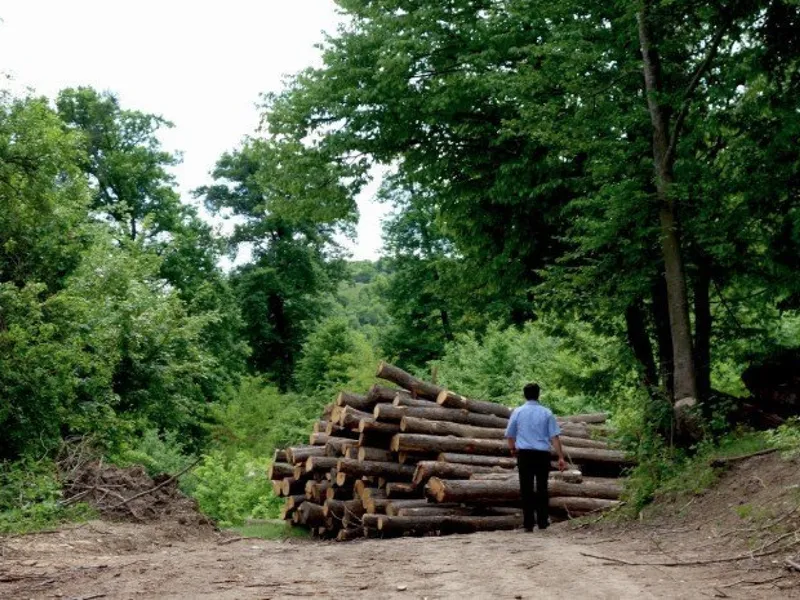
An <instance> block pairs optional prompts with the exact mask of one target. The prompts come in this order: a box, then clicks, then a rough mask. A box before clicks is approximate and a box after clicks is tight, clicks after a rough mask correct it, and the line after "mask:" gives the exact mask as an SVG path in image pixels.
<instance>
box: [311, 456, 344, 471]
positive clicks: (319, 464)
mask: <svg viewBox="0 0 800 600" xmlns="http://www.w3.org/2000/svg"><path fill="white" fill-rule="evenodd" d="M339 460H340V459H339V458H337V457H335V456H309V457H308V458H307V459H306V463H305V473H321V472H324V471H329V470H330V469H333V468H335V467H336V465H337V464H338V461H339Z"/></svg>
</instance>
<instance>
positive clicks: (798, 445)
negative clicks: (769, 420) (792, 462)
mask: <svg viewBox="0 0 800 600" xmlns="http://www.w3.org/2000/svg"><path fill="white" fill-rule="evenodd" d="M764 433H765V435H766V436H767V443H768V444H769V445H770V446H771V447H773V448H778V449H780V450H782V451H783V452H784V453H785V454H786V455H787V456H797V455H798V454H800V417H794V418H792V419H789V420H788V421H786V423H784V424H782V425H779V426H778V427H777V428H775V429H772V430H769V431H766V432H764Z"/></svg>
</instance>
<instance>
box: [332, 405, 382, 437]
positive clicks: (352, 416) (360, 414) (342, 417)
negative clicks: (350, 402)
mask: <svg viewBox="0 0 800 600" xmlns="http://www.w3.org/2000/svg"><path fill="white" fill-rule="evenodd" d="M337 408H338V409H339V411H338V413H337V411H334V413H333V416H334V417H337V416H338V417H339V418H338V420H337V422H338V423H339V425H341V426H342V427H347V428H348V429H353V430H356V431H357V430H358V423H359V421H361V419H372V418H373V417H372V413H368V412H364V411H362V410H358V409H355V408H353V407H352V406H345V407H337Z"/></svg>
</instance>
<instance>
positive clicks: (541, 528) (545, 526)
mask: <svg viewBox="0 0 800 600" xmlns="http://www.w3.org/2000/svg"><path fill="white" fill-rule="evenodd" d="M548 527H550V523H547V524H545V525H539V529H540V530H543V529H547V528H548Z"/></svg>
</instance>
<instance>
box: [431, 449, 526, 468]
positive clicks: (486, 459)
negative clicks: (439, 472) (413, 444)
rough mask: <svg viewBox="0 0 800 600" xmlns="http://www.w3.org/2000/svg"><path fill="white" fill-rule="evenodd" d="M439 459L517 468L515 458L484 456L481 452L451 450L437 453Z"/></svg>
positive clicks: (456, 462) (459, 462)
mask: <svg viewBox="0 0 800 600" xmlns="http://www.w3.org/2000/svg"><path fill="white" fill-rule="evenodd" d="M439 461H442V462H448V463H455V464H465V465H481V466H484V467H502V468H504V469H516V468H517V459H516V458H511V457H508V458H505V457H500V456H484V455H482V454H457V453H452V452H442V453H440V454H439Z"/></svg>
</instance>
